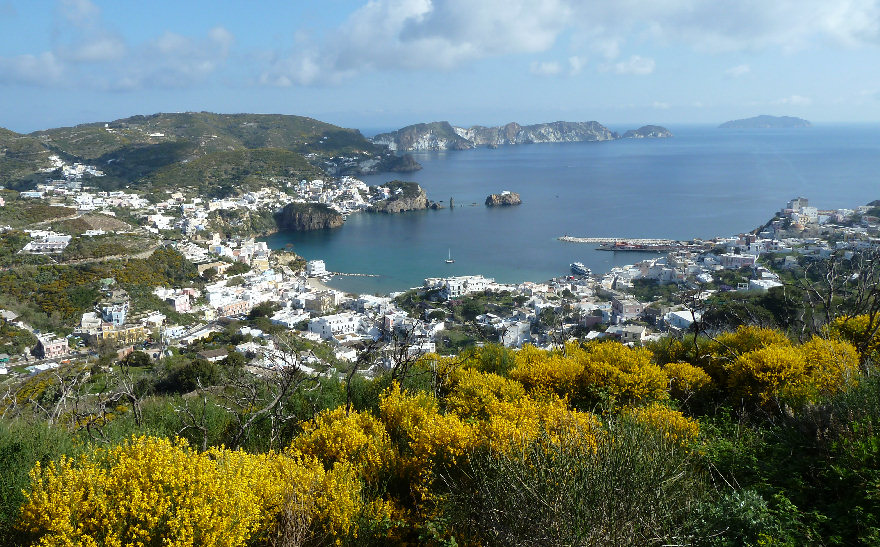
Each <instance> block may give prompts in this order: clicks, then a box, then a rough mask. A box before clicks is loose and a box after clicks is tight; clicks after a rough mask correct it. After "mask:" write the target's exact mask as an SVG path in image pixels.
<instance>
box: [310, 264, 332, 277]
mask: <svg viewBox="0 0 880 547" xmlns="http://www.w3.org/2000/svg"><path fill="white" fill-rule="evenodd" d="M306 275H307V276H309V277H320V276H322V275H327V266H326V265H325V264H324V261H323V260H309V261H308V262H306Z"/></svg>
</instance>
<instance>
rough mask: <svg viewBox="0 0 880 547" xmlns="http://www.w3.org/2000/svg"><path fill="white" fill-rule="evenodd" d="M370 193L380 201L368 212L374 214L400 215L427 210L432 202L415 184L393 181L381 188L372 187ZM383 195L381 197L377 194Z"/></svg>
mask: <svg viewBox="0 0 880 547" xmlns="http://www.w3.org/2000/svg"><path fill="white" fill-rule="evenodd" d="M370 192H371V193H372V194H374V197H378V198H380V199H378V200H376V201H374V202H373V205H371V206H370V207H369V208H368V209H367V211H370V212H373V213H400V212H403V211H417V210H419V209H427V208H428V207H429V206H430V205H431V202H430V201H428V196H427V195H426V194H425V191H424V190H423V189H422V187H421V186H419V185H418V184H417V183H415V182H406V181H402V180H392V181H391V182H388V183H385V184H383V185H381V186H371V187H370ZM377 193H382V195H380V196H376V195H375V194H377Z"/></svg>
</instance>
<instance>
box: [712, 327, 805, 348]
mask: <svg viewBox="0 0 880 547" xmlns="http://www.w3.org/2000/svg"><path fill="white" fill-rule="evenodd" d="M790 345H791V340H789V339H788V338H787V337H786V336H785V334H783V333H782V332H780V331H778V330H774V329H766V328H762V327H754V326H748V325H742V326H740V327H738V328H737V329H736V330H735V331H734V332H724V333H721V334H719V335H718V336H717V337H716V338H715V343H714V344H713V350H714V353H716V354H724V353H733V354H735V355H742V354H743V353H747V352H749V351H755V350H758V349H761V348H765V347H767V346H790Z"/></svg>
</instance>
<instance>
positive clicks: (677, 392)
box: [663, 363, 712, 399]
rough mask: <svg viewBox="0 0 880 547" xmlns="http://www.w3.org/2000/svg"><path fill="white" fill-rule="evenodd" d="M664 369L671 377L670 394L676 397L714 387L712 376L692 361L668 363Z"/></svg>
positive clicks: (685, 396)
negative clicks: (692, 363) (691, 362)
mask: <svg viewBox="0 0 880 547" xmlns="http://www.w3.org/2000/svg"><path fill="white" fill-rule="evenodd" d="M663 371H664V372H665V373H666V376H667V377H668V378H669V394H670V395H672V396H673V397H675V398H676V399H686V398H688V397H690V396H692V395H696V394H701V393H705V392H707V391H708V390H709V389H711V387H712V377H711V376H709V375H708V374H706V371H705V370H703V369H701V368H700V367H695V366H693V365H691V364H690V363H667V364H666V365H665V366H664V367H663Z"/></svg>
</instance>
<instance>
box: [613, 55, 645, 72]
mask: <svg viewBox="0 0 880 547" xmlns="http://www.w3.org/2000/svg"><path fill="white" fill-rule="evenodd" d="M654 64H655V63H654V59H651V58H648V57H641V56H639V55H633V56H631V57H630V58H629V59H627V60H626V61H621V62H619V63H615V64H614V66H613V69H614V72H616V73H617V74H635V75H638V76H644V75H647V74H651V73H652V72H654Z"/></svg>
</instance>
